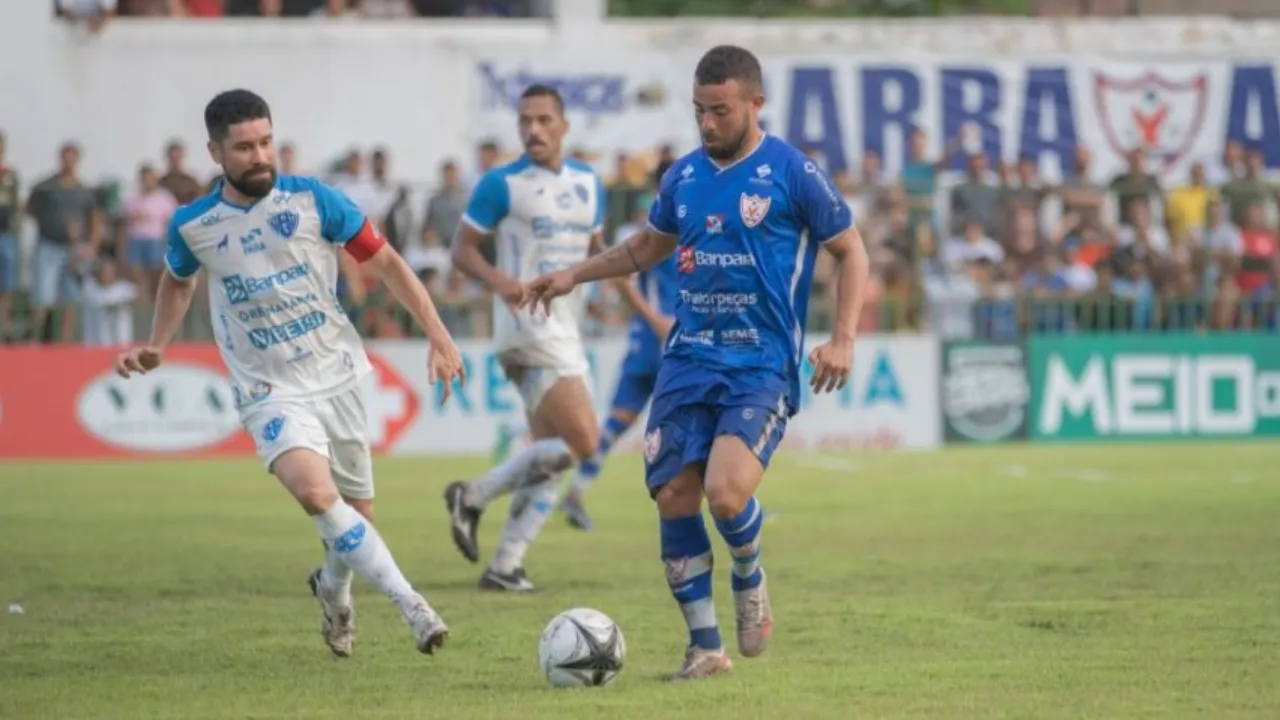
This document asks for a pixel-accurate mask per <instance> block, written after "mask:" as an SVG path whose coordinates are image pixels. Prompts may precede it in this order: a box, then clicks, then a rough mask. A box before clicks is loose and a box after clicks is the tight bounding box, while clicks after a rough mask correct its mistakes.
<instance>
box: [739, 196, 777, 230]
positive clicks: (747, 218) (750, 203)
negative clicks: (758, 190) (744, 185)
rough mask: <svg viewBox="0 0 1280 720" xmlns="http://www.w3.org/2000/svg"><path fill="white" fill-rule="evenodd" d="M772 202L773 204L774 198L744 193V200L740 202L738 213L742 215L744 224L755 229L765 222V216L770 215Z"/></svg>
mask: <svg viewBox="0 0 1280 720" xmlns="http://www.w3.org/2000/svg"><path fill="white" fill-rule="evenodd" d="M771 202H773V199H772V198H767V197H760V196H759V195H748V194H747V193H742V198H741V199H739V200H738V212H740V213H741V214H742V224H743V225H746V226H747V227H749V228H753V227H755V226H757V225H759V224H760V223H762V222H764V216H765V215H768V214H769V204H770V203H771Z"/></svg>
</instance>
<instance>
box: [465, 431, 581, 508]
mask: <svg viewBox="0 0 1280 720" xmlns="http://www.w3.org/2000/svg"><path fill="white" fill-rule="evenodd" d="M572 465H573V453H571V452H569V446H568V445H566V444H565V442H564V441H563V440H561V439H559V438H549V439H546V440H538V441H537V442H535V443H533V444H532V445H529V446H528V447H526V448H524V449H523V450H521V451H520V452H518V453H516V454H515V455H514V456H512V457H511V459H510V460H507V461H506V462H504V463H502V464H501V465H499V466H498V467H496V468H493V469H492V470H490V471H489V473H488V474H487V475H485V476H484V477H482V478H480V479H479V480H475V481H473V482H470V483H467V493H466V497H465V498H464V501H465V502H466V503H467V505H468V506H470V507H473V508H483V507H485V506H486V505H488V504H489V503H491V502H493V499H494V498H496V497H498V496H499V495H505V494H507V493H509V492H514V491H515V490H517V489H519V488H521V487H526V486H530V485H537V484H540V483H542V482H544V481H546V480H547V479H548V478H550V477H551V476H552V475H554V474H555V473H560V472H564V471H565V470H568V469H569V467H570V466H572Z"/></svg>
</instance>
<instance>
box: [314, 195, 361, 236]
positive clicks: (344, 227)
mask: <svg viewBox="0 0 1280 720" xmlns="http://www.w3.org/2000/svg"><path fill="white" fill-rule="evenodd" d="M311 193H312V195H313V196H315V199H316V212H318V213H320V235H321V236H322V237H324V239H325V240H328V241H329V242H331V243H333V244H334V245H346V244H347V241H349V240H350V239H351V238H353V237H355V236H356V234H358V233H359V232H360V228H362V227H364V223H365V215H364V213H363V212H362V211H361V210H360V208H358V207H356V204H355V202H353V201H352V200H351V198H349V197H347V196H346V195H345V194H343V193H342V191H340V190H337V189H335V188H332V187H330V186H328V185H325V184H324V183H322V182H320V181H319V180H316V181H313V183H312V184H311Z"/></svg>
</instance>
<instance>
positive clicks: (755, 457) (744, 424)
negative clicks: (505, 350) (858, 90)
mask: <svg viewBox="0 0 1280 720" xmlns="http://www.w3.org/2000/svg"><path fill="white" fill-rule="evenodd" d="M693 99H694V103H693V104H694V112H695V115H696V117H697V121H698V128H699V131H700V133H701V135H702V147H701V148H700V149H698V150H695V151H694V152H692V153H689V154H688V155H686V156H685V157H683V158H681V159H680V160H679V161H678V162H676V163H675V164H674V165H673V166H672V167H671V169H670V170H669V171H668V172H667V174H666V176H665V177H664V178H663V180H662V185H661V188H660V190H659V193H658V198H657V199H656V201H655V202H654V204H653V207H652V208H651V210H650V213H649V226H648V228H647V229H646V230H645V231H642V232H640V233H637V234H636V235H633V236H632V237H631V238H630V239H628V240H627V241H626V242H625V243H621V244H619V245H616V246H614V247H613V248H611V249H610V250H607V251H605V252H603V253H600V254H598V255H596V256H594V257H592V258H590V259H588V260H586V261H584V262H580V263H578V264H576V265H574V266H572V267H570V268H567V269H565V270H561V271H560V272H556V273H551V274H548V275H544V276H542V277H539V278H536V279H534V280H533V281H532V282H530V283H529V284H528V285H527V286H526V287H525V291H524V303H525V304H526V305H535V304H540V305H543V306H544V307H545V306H546V305H547V304H548V303H549V302H550V301H551V299H553V298H556V297H559V296H562V295H564V294H566V293H569V292H570V291H572V289H573V288H574V286H576V285H578V284H580V283H586V282H593V281H597V280H602V279H605V278H610V277H619V276H623V275H627V274H630V273H633V272H637V271H644V270H646V269H649V268H652V267H653V266H655V265H656V264H657V263H658V262H660V261H661V260H662V259H663V258H665V257H667V256H668V255H670V254H671V253H673V252H674V253H675V255H676V274H677V276H678V278H679V303H678V304H677V306H676V314H675V325H674V326H673V327H672V329H671V332H670V334H669V336H668V339H667V343H666V351H665V354H664V355H663V358H662V367H661V369H660V370H659V372H658V381H657V387H656V388H655V390H654V397H653V406H652V408H651V410H650V413H649V423H648V428H647V432H646V434H645V443H644V446H645V448H644V449H645V452H644V456H645V476H646V478H645V479H646V483H647V485H648V487H649V492H650V494H651V495H652V497H653V498H654V500H655V501H656V502H657V505H658V515H659V518H660V528H661V538H662V543H661V544H662V559H663V562H664V563H665V565H666V575H667V584H668V585H669V587H670V589H671V594H672V595H673V596H674V597H675V599H676V602H677V603H679V605H680V609H681V611H682V612H683V614H684V618H685V623H686V625H687V626H688V628H689V644H688V647H687V649H686V652H685V659H684V663H683V665H681V667H680V669H679V670H678V671H677V672H676V674H675V677H676V678H677V679H695V678H704V677H709V676H712V675H717V674H720V673H723V672H727V671H728V670H730V669H731V667H732V663H731V662H730V660H729V657H728V655H727V654H726V653H725V651H724V648H723V646H722V644H721V640H720V630H719V626H718V624H717V622H716V616H715V605H714V603H713V602H712V598H711V569H712V554H711V540H710V536H709V535H708V533H707V528H706V526H705V524H704V522H703V518H702V500H703V497H704V496H705V497H706V500H707V503H708V505H709V506H710V509H711V515H712V517H713V518H714V520H715V526H716V529H717V530H718V531H719V532H720V535H721V536H722V537H723V538H724V539H725V542H726V543H727V544H728V546H729V553H730V555H731V556H732V558H733V571H732V575H731V585H732V589H733V598H734V606H735V615H736V621H737V622H736V625H737V636H738V638H737V639H738V650H739V651H740V652H741V653H742V655H743V656H745V657H755V656H756V655H759V654H760V653H761V652H763V651H764V649H765V646H766V644H767V643H768V639H769V636H770V634H771V633H772V631H773V611H772V608H771V606H770V603H769V597H768V594H767V592H766V587H765V574H764V571H763V569H762V568H761V565H760V548H761V545H760V529H761V524H762V521H763V518H762V513H761V510H760V504H759V503H758V502H757V501H756V498H755V493H756V489H757V487H758V486H759V484H760V481H761V479H762V477H763V474H764V469H765V467H766V466H767V465H768V464H769V458H770V456H771V455H772V454H773V451H774V450H775V449H776V448H777V447H778V444H779V442H780V441H781V440H782V436H783V433H784V431H785V429H786V426H787V420H788V418H789V417H790V416H791V415H794V414H795V412H796V411H797V410H798V409H799V405H800V378H801V363H802V359H803V348H804V327H805V316H806V313H807V310H808V304H809V289H810V285H811V282H812V277H813V266H814V262H815V260H816V259H817V253H818V251H819V249H821V250H825V251H826V252H829V253H831V255H832V256H833V257H834V258H835V261H836V267H837V280H836V297H837V302H838V308H837V311H836V319H835V327H834V328H833V331H832V335H831V339H830V341H828V342H826V343H823V344H822V345H819V346H818V347H816V348H814V350H813V351H812V352H811V353H810V354H809V362H810V363H811V364H812V365H813V375H812V377H811V379H810V385H811V387H812V388H813V390H814V391H815V392H819V393H822V392H830V391H832V390H836V389H839V388H841V387H843V386H844V384H845V383H846V382H847V380H848V378H849V373H850V370H851V366H852V364H853V340H854V333H855V331H856V329H857V318H858V315H859V314H860V312H861V310H862V295H863V289H864V288H865V286H866V282H867V275H868V261H867V252H866V248H865V247H864V246H863V243H862V238H861V236H860V235H859V234H858V231H857V229H856V228H855V227H854V223H853V215H852V213H851V211H850V210H849V206H848V205H847V204H846V203H845V202H844V200H843V198H842V197H841V196H840V195H839V193H837V192H836V190H835V188H834V187H833V186H832V184H831V181H830V180H829V179H828V178H827V177H826V175H825V174H823V172H822V171H821V170H820V169H819V168H818V167H817V166H816V165H815V164H814V163H813V162H812V161H810V160H809V159H808V158H807V157H805V156H804V154H803V153H801V152H800V151H799V150H797V149H795V148H794V147H792V146H790V145H788V144H787V143H786V142H784V141H783V140H781V139H779V138H777V137H773V136H771V135H768V134H766V133H764V132H763V131H762V130H761V129H760V126H759V122H758V119H757V118H758V115H759V112H760V109H761V107H762V106H763V105H764V95H763V90H762V78H761V70H760V63H759V61H758V60H757V59H756V58H755V56H754V55H752V54H751V53H750V52H748V51H747V50H744V49H742V48H740V47H734V46H720V47H716V48H713V49H711V50H710V51H708V52H707V53H706V55H704V56H703V57H702V59H701V60H700V61H699V62H698V67H697V69H696V71H695V73H694V91H693Z"/></svg>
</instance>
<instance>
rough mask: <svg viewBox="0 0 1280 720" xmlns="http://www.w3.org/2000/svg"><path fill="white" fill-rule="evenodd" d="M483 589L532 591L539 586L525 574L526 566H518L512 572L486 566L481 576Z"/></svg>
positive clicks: (515, 591) (518, 591)
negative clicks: (501, 571) (503, 571)
mask: <svg viewBox="0 0 1280 720" xmlns="http://www.w3.org/2000/svg"><path fill="white" fill-rule="evenodd" d="M480 589H481V590H496V591H499V592H513V593H530V592H533V591H534V590H537V589H538V588H537V587H535V586H534V584H533V583H532V582H529V578H528V577H527V576H526V575H525V572H524V568H522V567H521V568H516V569H515V570H513V571H511V572H510V573H500V572H498V571H496V570H494V569H493V568H485V570H484V574H483V575H481V576H480Z"/></svg>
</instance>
